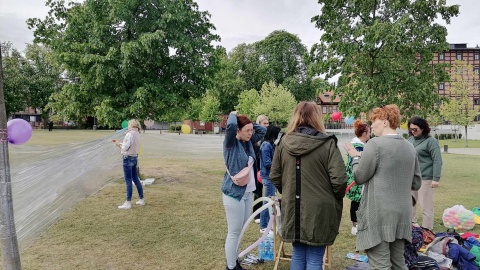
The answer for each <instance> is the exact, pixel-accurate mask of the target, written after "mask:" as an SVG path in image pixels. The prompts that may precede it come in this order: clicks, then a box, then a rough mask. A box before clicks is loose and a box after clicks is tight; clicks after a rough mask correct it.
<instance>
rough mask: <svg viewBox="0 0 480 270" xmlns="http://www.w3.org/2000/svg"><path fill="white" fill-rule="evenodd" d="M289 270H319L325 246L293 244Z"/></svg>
mask: <svg viewBox="0 0 480 270" xmlns="http://www.w3.org/2000/svg"><path fill="white" fill-rule="evenodd" d="M292 246H293V251H292V262H291V264H290V270H321V269H322V265H323V255H324V254H325V248H326V247H325V246H310V245H307V244H302V243H298V242H294V243H293V244H292Z"/></svg>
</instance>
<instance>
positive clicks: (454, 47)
mask: <svg viewBox="0 0 480 270" xmlns="http://www.w3.org/2000/svg"><path fill="white" fill-rule="evenodd" d="M448 47H449V49H450V50H465V49H467V50H480V47H479V46H478V44H477V45H476V46H475V47H474V48H469V47H467V43H451V44H448Z"/></svg>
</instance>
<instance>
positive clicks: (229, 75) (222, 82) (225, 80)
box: [210, 52, 247, 114]
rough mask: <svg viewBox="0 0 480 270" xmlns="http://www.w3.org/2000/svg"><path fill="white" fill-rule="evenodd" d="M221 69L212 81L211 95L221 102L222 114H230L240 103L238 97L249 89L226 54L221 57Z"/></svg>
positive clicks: (219, 68)
mask: <svg viewBox="0 0 480 270" xmlns="http://www.w3.org/2000/svg"><path fill="white" fill-rule="evenodd" d="M219 59H220V60H219V67H218V71H217V72H216V73H215V75H214V77H213V79H212V88H211V90H210V93H211V94H212V95H213V96H215V97H216V98H217V99H218V101H219V103H220V104H219V110H220V112H221V113H222V114H228V113H230V112H231V111H232V110H233V108H234V107H235V105H236V104H237V103H238V95H239V94H240V93H241V92H242V91H244V90H245V89H247V86H246V83H245V80H244V79H242V78H241V77H240V76H239V74H238V73H237V72H236V70H235V68H234V67H233V61H231V60H230V59H229V57H228V55H227V53H226V52H223V53H221V54H220V56H219Z"/></svg>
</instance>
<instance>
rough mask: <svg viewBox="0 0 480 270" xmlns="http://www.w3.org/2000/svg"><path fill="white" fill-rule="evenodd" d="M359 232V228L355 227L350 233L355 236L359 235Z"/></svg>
mask: <svg viewBox="0 0 480 270" xmlns="http://www.w3.org/2000/svg"><path fill="white" fill-rule="evenodd" d="M357 231H358V229H357V226H353V227H352V230H351V231H350V233H351V234H353V235H357Z"/></svg>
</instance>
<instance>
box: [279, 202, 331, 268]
mask: <svg viewBox="0 0 480 270" xmlns="http://www.w3.org/2000/svg"><path fill="white" fill-rule="evenodd" d="M279 209H280V206H279V202H278V199H277V200H276V201H275V205H274V207H273V218H274V221H273V233H274V238H273V247H274V251H275V266H274V267H273V270H277V269H278V263H279V262H280V260H284V261H291V260H292V254H289V253H286V252H285V242H284V241H283V238H282V236H281V235H280V228H281V225H282V224H281V218H280V213H279V212H278V210H279ZM277 245H278V249H277ZM327 268H328V269H332V246H327V248H326V249H325V254H324V255H323V269H327Z"/></svg>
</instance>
